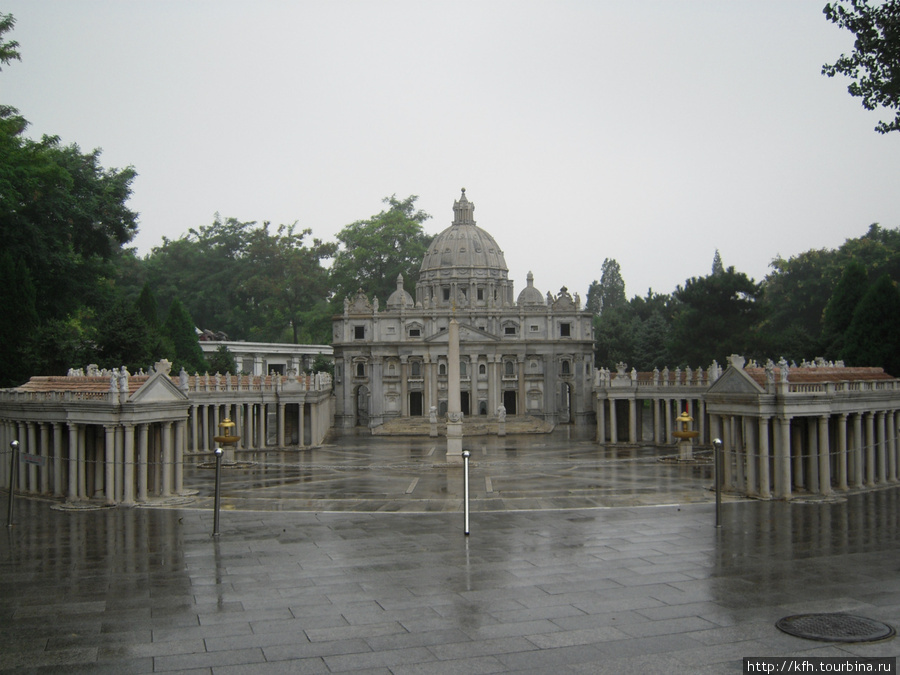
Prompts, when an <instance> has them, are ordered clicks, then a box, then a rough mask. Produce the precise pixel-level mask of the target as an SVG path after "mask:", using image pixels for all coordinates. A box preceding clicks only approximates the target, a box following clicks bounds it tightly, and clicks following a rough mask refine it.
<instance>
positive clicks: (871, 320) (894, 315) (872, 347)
mask: <svg viewBox="0 0 900 675" xmlns="http://www.w3.org/2000/svg"><path fill="white" fill-rule="evenodd" d="M842 355H843V358H844V360H845V361H846V362H847V365H850V366H861V367H865V366H881V367H882V368H884V370H885V371H886V372H887V373H889V374H891V375H893V376H894V377H897V376H898V375H900V291H898V290H897V285H896V284H895V283H894V282H893V281H892V280H891V278H890V276H888V275H887V274H883V275H881V276H880V277H879V278H878V279H877V280H876V281H875V283H874V284H872V286H871V288H869V290H868V291H867V292H866V294H865V296H863V298H862V300H861V301H860V303H859V305H858V306H857V308H856V311H855V312H854V313H853V320H852V321H851V322H850V326H849V327H848V328H847V334H846V337H845V340H844V349H843V352H842Z"/></svg>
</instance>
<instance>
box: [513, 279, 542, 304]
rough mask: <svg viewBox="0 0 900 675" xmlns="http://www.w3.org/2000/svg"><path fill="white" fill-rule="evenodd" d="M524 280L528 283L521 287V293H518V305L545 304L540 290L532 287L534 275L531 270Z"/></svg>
mask: <svg viewBox="0 0 900 675" xmlns="http://www.w3.org/2000/svg"><path fill="white" fill-rule="evenodd" d="M526 280H527V282H528V285H527V286H526V287H525V288H523V289H522V292H521V293H519V298H518V300H516V304H517V305H519V306H520V307H521V306H535V305H540V306H541V307H543V306H545V305H546V304H547V303H546V302H545V301H544V296H543V295H541V292H540V291H539V290H538V289H536V288H535V287H534V275H533V274H532V273H531V272H529V273H528V276H527V277H526Z"/></svg>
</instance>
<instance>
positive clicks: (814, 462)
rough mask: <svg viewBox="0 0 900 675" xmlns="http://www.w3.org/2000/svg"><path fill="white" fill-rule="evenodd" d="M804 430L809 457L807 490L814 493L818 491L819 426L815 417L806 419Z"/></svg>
mask: <svg viewBox="0 0 900 675" xmlns="http://www.w3.org/2000/svg"><path fill="white" fill-rule="evenodd" d="M806 432H807V440H806V451H807V455H808V458H809V461H808V471H809V473H808V476H809V481H808V482H807V483H808V487H809V491H810V492H812V493H814V494H815V493H817V492H818V491H819V426H818V421H817V420H816V419H815V418H813V417H808V418H807V419H806Z"/></svg>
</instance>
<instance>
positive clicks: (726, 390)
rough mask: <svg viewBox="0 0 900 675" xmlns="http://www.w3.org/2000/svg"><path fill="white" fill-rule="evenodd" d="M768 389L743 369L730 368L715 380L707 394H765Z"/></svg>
mask: <svg viewBox="0 0 900 675" xmlns="http://www.w3.org/2000/svg"><path fill="white" fill-rule="evenodd" d="M765 393H766V390H765V389H763V388H762V387H760V386H759V384H758V383H757V382H756V381H755V380H754V379H753V378H752V377H750V376H749V375H748V374H747V373H746V372H745V371H744V370H743V369H740V368H729V369H728V370H726V371H725V374H724V375H722V377H720V378H719V379H718V380H716V381H715V382H713V384H712V386H711V387H710V388H709V389H708V390H707V394H757V395H758V394H765Z"/></svg>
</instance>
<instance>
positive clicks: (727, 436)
mask: <svg viewBox="0 0 900 675" xmlns="http://www.w3.org/2000/svg"><path fill="white" fill-rule="evenodd" d="M733 443H734V417H732V416H731V415H725V416H724V417H723V419H722V487H724V488H731V487H733V486H734V471H733V469H732V466H731V462H732V458H733V457H734V449H733V447H732V444H733Z"/></svg>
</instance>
